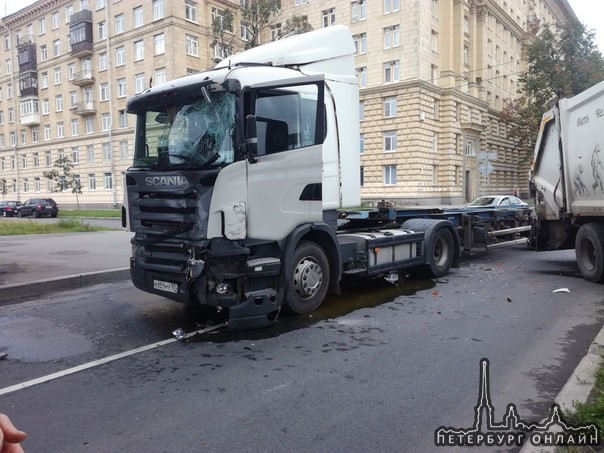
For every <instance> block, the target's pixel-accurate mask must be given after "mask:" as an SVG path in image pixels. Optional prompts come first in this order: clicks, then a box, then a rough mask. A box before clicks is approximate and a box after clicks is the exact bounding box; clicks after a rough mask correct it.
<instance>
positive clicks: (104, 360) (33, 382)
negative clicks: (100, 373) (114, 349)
mask: <svg viewBox="0 0 604 453" xmlns="http://www.w3.org/2000/svg"><path fill="white" fill-rule="evenodd" d="M225 326H226V324H218V325H216V326H212V327H208V328H206V329H200V330H196V331H194V332H190V333H188V334H186V335H185V336H184V337H183V338H181V340H182V339H186V338H191V337H192V336H195V335H197V334H202V333H207V332H211V331H213V330H217V329H219V328H222V327H225ZM177 341H179V340H178V339H176V338H169V339H167V340H162V341H158V342H156V343H151V344H148V345H145V346H141V347H140V348H136V349H131V350H129V351H124V352H120V353H119V354H114V355H110V356H108V357H104V358H102V359H98V360H93V361H92V362H88V363H84V364H82V365H78V366H74V367H72V368H67V369H66V370H63V371H58V372H56V373H52V374H48V375H46V376H42V377H39V378H36V379H31V380H29V381H25V382H21V383H19V384H15V385H11V386H10V387H5V388H3V389H0V396H2V395H6V394H8V393H12V392H16V391H17V390H22V389H25V388H28V387H33V386H34V385H38V384H43V383H44V382H49V381H52V380H54V379H58V378H62V377H64V376H69V375H70V374H74V373H79V372H80V371H84V370H88V369H90V368H94V367H97V366H99V365H104V364H105V363H109V362H114V361H115V360H119V359H123V358H124V357H128V356H131V355H134V354H139V353H141V352H145V351H149V350H151V349H155V348H158V347H160V346H165V345H167V344H170V343H175V342H177Z"/></svg>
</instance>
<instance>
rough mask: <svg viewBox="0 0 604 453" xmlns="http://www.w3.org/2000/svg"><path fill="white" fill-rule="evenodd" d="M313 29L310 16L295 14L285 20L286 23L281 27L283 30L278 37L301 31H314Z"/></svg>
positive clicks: (296, 33)
mask: <svg viewBox="0 0 604 453" xmlns="http://www.w3.org/2000/svg"><path fill="white" fill-rule="evenodd" d="M312 29H313V28H312V25H310V23H309V22H308V16H302V15H299V14H294V15H293V16H292V17H290V18H288V19H287V20H286V21H285V25H283V27H281V31H280V32H279V35H278V36H277V39H281V38H285V37H287V36H291V35H299V34H300V33H306V32H309V31H312Z"/></svg>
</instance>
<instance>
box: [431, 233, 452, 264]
mask: <svg viewBox="0 0 604 453" xmlns="http://www.w3.org/2000/svg"><path fill="white" fill-rule="evenodd" d="M448 260H449V247H448V246H447V243H446V242H445V241H444V240H443V238H442V237H439V238H438V239H436V241H435V243H434V263H435V264H436V265H437V266H439V267H442V266H444V265H445V264H446V263H447V262H448Z"/></svg>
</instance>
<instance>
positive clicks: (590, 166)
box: [530, 82, 604, 282]
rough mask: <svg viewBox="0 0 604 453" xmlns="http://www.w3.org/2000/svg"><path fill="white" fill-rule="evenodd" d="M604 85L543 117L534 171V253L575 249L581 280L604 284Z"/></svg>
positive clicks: (580, 95)
mask: <svg viewBox="0 0 604 453" xmlns="http://www.w3.org/2000/svg"><path fill="white" fill-rule="evenodd" d="M602 149H604V82H600V83H598V84H597V85H595V86H593V87H591V88H589V89H587V90H585V91H584V92H582V93H580V94H578V95H576V96H574V97H572V98H570V99H561V100H560V101H559V105H558V106H557V107H555V108H553V109H552V110H550V111H548V112H546V113H545V114H544V115H543V119H542V121H541V127H540V130H539V136H538V139H537V143H536V147H535V157H534V162H533V168H532V170H531V179H530V182H531V187H532V189H533V190H534V191H535V195H536V213H537V218H538V222H537V223H536V224H535V228H534V229H533V232H532V233H531V245H532V246H533V247H534V248H535V249H536V250H538V251H539V250H562V249H573V248H574V249H575V254H576V257H577V264H578V267H579V269H580V271H581V274H582V275H583V277H584V278H585V279H587V280H590V281H592V282H604V164H603V162H604V151H602Z"/></svg>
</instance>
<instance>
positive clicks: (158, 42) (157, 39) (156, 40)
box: [153, 33, 166, 55]
mask: <svg viewBox="0 0 604 453" xmlns="http://www.w3.org/2000/svg"><path fill="white" fill-rule="evenodd" d="M153 49H154V53H155V55H161V54H163V53H165V51H166V46H165V41H164V34H163V33H160V34H159V35H155V36H154V37H153Z"/></svg>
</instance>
